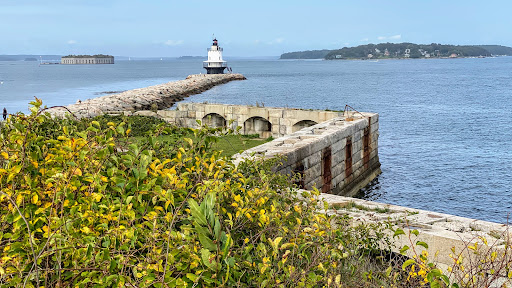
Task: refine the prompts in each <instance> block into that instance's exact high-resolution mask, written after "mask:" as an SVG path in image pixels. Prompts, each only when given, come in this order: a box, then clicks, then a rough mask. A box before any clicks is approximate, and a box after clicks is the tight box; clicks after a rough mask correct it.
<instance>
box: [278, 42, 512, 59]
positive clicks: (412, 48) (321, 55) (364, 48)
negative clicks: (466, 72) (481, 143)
mask: <svg viewBox="0 0 512 288" xmlns="http://www.w3.org/2000/svg"><path fill="white" fill-rule="evenodd" d="M453 55H456V56H457V57H479V56H491V55H512V48H510V47H506V46H501V45H444V44H437V43H432V44H413V43H380V44H367V45H360V46H357V47H343V48H341V49H336V50H312V51H301V52H289V53H284V54H282V55H281V59H327V60H333V59H368V58H372V59H382V58H436V57H450V56H452V57H453Z"/></svg>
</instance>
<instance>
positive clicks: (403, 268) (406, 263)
mask: <svg viewBox="0 0 512 288" xmlns="http://www.w3.org/2000/svg"><path fill="white" fill-rule="evenodd" d="M414 263H416V260H414V259H409V260H407V261H405V262H404V264H402V270H405V268H407V267H408V266H410V265H412V264H414Z"/></svg>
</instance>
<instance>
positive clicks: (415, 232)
mask: <svg viewBox="0 0 512 288" xmlns="http://www.w3.org/2000/svg"><path fill="white" fill-rule="evenodd" d="M411 234H414V235H416V236H418V235H419V234H420V232H419V231H418V230H416V229H414V230H412V231H411Z"/></svg>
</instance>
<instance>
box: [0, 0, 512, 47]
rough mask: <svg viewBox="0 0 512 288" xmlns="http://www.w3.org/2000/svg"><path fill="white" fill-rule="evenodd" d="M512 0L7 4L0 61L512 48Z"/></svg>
mask: <svg viewBox="0 0 512 288" xmlns="http://www.w3.org/2000/svg"><path fill="white" fill-rule="evenodd" d="M510 11H512V1H473V0H466V1H458V0H454V1H438V0H434V1H417V0H397V1H394V0H387V1H365V0H360V1H343V0H338V1H334V0H333V1H331V0H316V1H301V0H293V1H292V0H274V1H267V0H256V1H244V0H237V1H232V0H208V1H197V0H186V1H185V0H183V1H173V0H145V1H144V0H122V1H121V0H119V1H118V0H51V1H41V0H0V55H1V54H62V55H64V54H95V53H104V54H112V55H117V56H121V55H123V56H133V57H135V56H140V57H177V56H182V55H206V48H207V47H208V46H209V45H210V44H211V37H212V34H215V36H216V37H217V38H218V39H219V44H220V45H221V46H222V47H224V55H225V57H229V56H242V57H252V56H256V57H257V56H274V55H280V54H281V53H283V52H290V51H299V50H312V49H335V48H341V47H343V46H357V45H361V44H367V43H381V42H413V43H432V42H436V43H443V44H500V45H506V46H512V17H510Z"/></svg>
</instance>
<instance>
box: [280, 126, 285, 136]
mask: <svg viewBox="0 0 512 288" xmlns="http://www.w3.org/2000/svg"><path fill="white" fill-rule="evenodd" d="M286 128H287V127H286V126H285V125H279V134H280V135H286V134H287V133H286V132H287V131H286Z"/></svg>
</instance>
